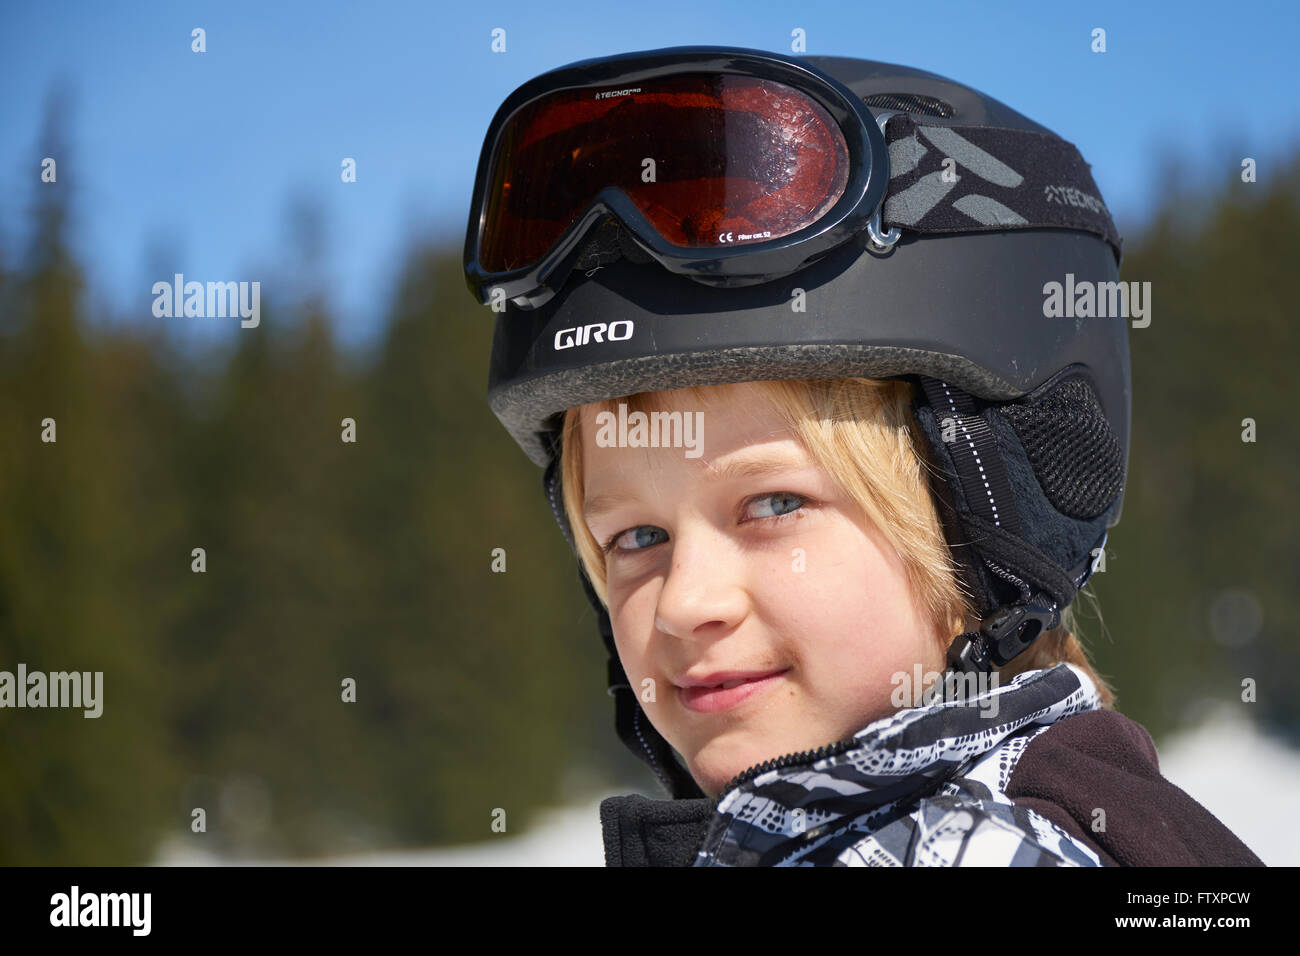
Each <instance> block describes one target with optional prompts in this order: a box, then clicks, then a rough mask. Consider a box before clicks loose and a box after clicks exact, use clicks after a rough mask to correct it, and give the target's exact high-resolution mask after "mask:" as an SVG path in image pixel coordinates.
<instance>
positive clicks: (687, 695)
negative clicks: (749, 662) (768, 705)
mask: <svg viewBox="0 0 1300 956" xmlns="http://www.w3.org/2000/svg"><path fill="white" fill-rule="evenodd" d="M786 670H788V668H786V669H783V670H775V671H762V672H749V673H741V672H736V671H732V672H722V673H716V674H708V675H705V676H703V677H698V678H693V677H689V676H688V677H685V678H683V679H682V684H681V686H680V687H679V688H678V693H679V694H680V695H681V699H682V704H683V706H685V707H686V708H687V709H689V710H693V711H696V712H697V713H706V714H707V713H717V712H719V711H723V710H730V709H731V708H732V707H735V706H736V705H738V704H740V703H741V702H742V701H745V700H748V699H749V698H750V697H753V696H754V695H755V694H757V693H759V692H760V691H763V690H766V689H768V688H770V687H771V686H772V685H774V684H776V683H777V682H778V681H779V680H780V679H781V677H782V675H783V674H785V671H786Z"/></svg>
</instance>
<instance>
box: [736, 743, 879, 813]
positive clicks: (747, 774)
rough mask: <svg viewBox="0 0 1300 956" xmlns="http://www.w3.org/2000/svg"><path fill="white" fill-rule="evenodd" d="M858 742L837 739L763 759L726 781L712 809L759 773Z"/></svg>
mask: <svg viewBox="0 0 1300 956" xmlns="http://www.w3.org/2000/svg"><path fill="white" fill-rule="evenodd" d="M859 743H860V741H859V740H858V738H857V737H849V738H848V739H846V740H839V741H836V742H835V743H833V744H826V745H825V746H824V747H818V748H816V749H815V750H802V751H800V752H798V753H792V754H786V755H785V756H784V757H773V758H772V759H771V760H765V761H763V762H762V763H760V764H755V765H754V766H752V767H750V768H749V769H748V770H745V771H742V772H741V773H738V774H736V776H734V777H732V778H731V782H730V783H728V784H727V785H726V786H725V787H723V788H722V790H721V791H720V792H719V793H718V795H717V796H716V797H714V798H713V810H714V812H715V813H716V812H717V809H718V805H719V804H720V803H722V798H723V797H725V796H726V795H727V794H728V793H730V792H731V791H732V790H734V789H736V788H737V787H739V786H741V785H742V784H745V783H748V782H749V781H751V780H753V779H754V778H755V777H757V776H759V775H760V774H764V773H767V772H768V771H770V770H780V769H782V768H784V767H791V766H794V765H795V764H800V763H809V762H810V761H815V760H822V759H825V758H826V757H833V756H835V755H836V754H842V753H844V751H846V750H852V749H853V748H854V747H855V746H857V745H858V744H859Z"/></svg>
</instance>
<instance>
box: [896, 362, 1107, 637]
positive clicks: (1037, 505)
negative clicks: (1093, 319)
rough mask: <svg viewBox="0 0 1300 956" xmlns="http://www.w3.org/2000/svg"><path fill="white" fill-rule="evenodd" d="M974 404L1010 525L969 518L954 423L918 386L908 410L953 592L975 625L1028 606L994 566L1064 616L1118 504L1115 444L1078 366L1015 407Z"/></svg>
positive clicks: (1021, 592)
mask: <svg viewBox="0 0 1300 956" xmlns="http://www.w3.org/2000/svg"><path fill="white" fill-rule="evenodd" d="M972 398H973V400H974V403H975V407H976V409H977V414H978V415H979V417H980V418H982V419H983V420H984V421H985V422H986V423H987V424H988V426H989V430H990V431H991V433H992V435H993V438H994V441H995V443H996V446H997V449H998V451H999V453H1000V457H1001V459H1002V466H1003V469H1004V470H1005V473H1006V484H1007V486H1008V488H1009V491H1010V498H1011V504H1012V505H1013V508H1014V515H1011V514H1009V513H1008V510H1009V509H1007V508H1006V507H1005V503H1004V509H1003V512H1002V514H1003V515H1004V516H1005V517H1007V518H1010V519H1012V520H1007V521H993V520H990V519H989V518H988V517H987V516H985V515H983V514H980V513H976V512H974V511H973V509H972V508H971V504H970V501H969V499H968V497H967V493H966V488H965V487H964V485H963V482H962V481H961V480H960V478H959V474H958V467H957V464H956V461H955V459H954V458H953V456H952V447H951V446H952V443H953V441H954V438H955V436H954V433H953V429H952V428H951V423H950V422H949V423H945V418H944V416H942V415H941V414H939V413H936V411H935V409H934V408H933V407H932V406H931V405H930V403H929V401H928V400H927V399H926V397H925V395H924V392H923V391H922V390H920V389H919V388H918V390H917V396H916V399H915V400H914V402H913V405H912V414H913V418H914V419H915V420H916V424H917V426H918V428H919V429H920V432H921V435H922V436H923V438H924V441H923V445H924V448H923V451H924V453H925V455H926V459H927V464H928V465H929V467H928V468H927V472H928V474H929V476H930V487H931V490H932V492H933V494H934V498H935V503H936V508H937V510H938V512H939V515H940V518H941V521H942V524H943V527H944V534H945V537H946V538H947V541H948V545H949V548H950V549H951V551H952V553H953V558H954V561H955V562H956V563H957V564H958V566H959V568H960V569H961V570H960V574H959V580H960V584H961V586H962V588H963V590H965V591H966V592H967V594H969V595H970V596H971V597H972V598H973V601H972V603H973V605H974V607H975V610H976V613H978V614H979V615H980V617H984V616H986V615H987V614H989V613H991V612H992V611H994V610H996V609H997V608H999V607H1001V606H1003V605H1005V604H1008V603H1012V602H1014V601H1018V600H1024V599H1026V598H1027V597H1028V596H1029V594H1028V591H1026V590H1025V589H1024V588H1021V587H1020V586H1019V585H1018V584H1015V583H1013V582H1012V581H1011V580H1008V579H1007V577H1006V576H1005V574H999V573H995V572H994V571H993V570H992V569H991V568H990V567H989V563H990V562H992V563H993V564H996V565H998V566H999V567H1000V568H1002V569H1003V571H1004V572H1006V571H1010V572H1011V573H1012V575H1013V576H1015V577H1018V578H1020V579H1021V580H1022V581H1023V582H1024V583H1025V585H1026V587H1027V588H1028V589H1029V590H1036V591H1039V592H1042V593H1044V594H1047V595H1049V596H1050V597H1051V598H1052V599H1053V600H1054V601H1056V603H1057V605H1058V607H1060V608H1061V609H1064V608H1065V607H1066V606H1067V605H1068V604H1070V603H1071V602H1072V601H1073V600H1074V596H1075V594H1076V593H1077V591H1078V588H1079V587H1080V586H1082V584H1083V583H1084V581H1086V579H1087V577H1088V575H1089V574H1090V573H1091V567H1092V560H1093V551H1094V549H1095V548H1097V547H1099V546H1100V544H1101V543H1102V542H1103V541H1104V540H1105V536H1106V531H1107V528H1108V527H1109V526H1110V525H1109V522H1110V519H1111V517H1112V516H1113V515H1114V513H1115V510H1116V508H1117V506H1118V504H1119V501H1120V499H1121V493H1122V491H1123V476H1124V462H1123V453H1122V451H1121V449H1120V446H1119V441H1118V439H1117V438H1116V437H1115V435H1114V434H1113V432H1112V431H1111V429H1110V426H1109V425H1108V423H1107V420H1106V418H1105V416H1104V414H1103V413H1102V411H1101V405H1100V403H1099V401H1098V399H1097V395H1096V392H1095V389H1094V388H1093V386H1092V384H1091V382H1090V380H1089V378H1088V376H1087V372H1086V369H1084V368H1083V367H1082V366H1077V365H1076V366H1071V367H1069V368H1066V369H1063V370H1061V372H1060V373H1058V374H1057V375H1055V376H1053V377H1052V378H1051V379H1049V380H1048V381H1047V382H1044V383H1043V384H1042V385H1041V386H1039V387H1038V388H1037V389H1035V390H1034V391H1033V392H1031V393H1029V394H1028V395H1026V396H1024V397H1023V398H1020V399H1017V400H1015V401H1013V402H988V401H984V400H982V399H979V398H976V397H974V396H972ZM946 425H947V427H946ZM956 440H960V439H959V438H957V439H956Z"/></svg>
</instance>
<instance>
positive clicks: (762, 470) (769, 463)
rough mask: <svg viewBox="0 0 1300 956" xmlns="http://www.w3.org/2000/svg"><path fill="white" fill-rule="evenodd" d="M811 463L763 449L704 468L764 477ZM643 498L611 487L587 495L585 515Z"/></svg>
mask: <svg viewBox="0 0 1300 956" xmlns="http://www.w3.org/2000/svg"><path fill="white" fill-rule="evenodd" d="M807 466H808V463H807V461H806V460H804V459H803V458H801V457H796V456H795V455H792V454H790V453H788V452H763V453H759V454H754V455H748V456H745V457H738V458H735V459H733V460H732V461H729V462H727V463H726V464H725V465H721V466H715V465H709V466H708V467H707V468H705V470H704V480H705V481H710V482H727V481H739V480H741V479H745V478H760V477H762V476H763V475H770V474H773V473H775V472H778V471H794V470H796V469H799V468H805V467H807ZM640 500H641V496H640V495H638V494H636V493H635V492H632V491H607V492H605V493H604V494H599V495H595V496H594V497H591V498H585V499H584V500H583V502H582V515H583V517H584V518H586V519H587V520H588V521H590V520H591V519H593V518H598V517H600V516H601V515H604V514H607V513H609V512H610V511H613V510H614V509H615V508H617V507H618V506H619V505H621V504H624V503H626V502H630V501H640Z"/></svg>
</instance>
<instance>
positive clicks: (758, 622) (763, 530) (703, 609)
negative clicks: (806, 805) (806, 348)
mask: <svg viewBox="0 0 1300 956" xmlns="http://www.w3.org/2000/svg"><path fill="white" fill-rule="evenodd" d="M664 395H665V397H667V398H669V399H671V400H672V404H671V405H669V406H668V410H670V411H674V410H680V411H681V412H683V413H690V414H691V415H694V413H695V412H697V411H699V412H703V420H702V424H703V444H702V450H703V454H702V455H700V456H699V457H687V456H686V454H685V451H684V449H683V448H681V447H677V448H672V447H660V448H644V447H609V446H602V445H600V444H598V443H597V441H596V435H597V424H598V423H597V422H595V421H594V418H593V415H592V409H591V408H590V407H584V408H583V414H582V446H583V449H582V455H583V462H584V469H585V472H584V486H585V504H586V505H587V506H588V508H587V509H585V517H586V521H587V525H588V527H589V528H590V530H591V533H592V535H593V536H594V537H595V538H596V541H597V542H598V543H599V544H600V545H602V546H603V545H605V544H606V542H607V541H608V540H609V539H610V538H611V537H613V538H614V539H615V540H614V542H613V546H612V547H611V548H610V550H609V551H608V552H607V555H606V563H605V567H606V576H607V581H608V592H607V593H608V599H609V610H610V620H611V623H612V624H613V627H614V639H615V644H616V645H617V648H618V653H619V658H620V660H621V661H622V663H623V668H624V670H625V671H626V672H627V676H628V678H629V681H630V683H631V685H632V688H633V690H634V691H635V692H636V693H637V694H638V696H639V698H640V699H641V701H642V703H641V706H642V709H644V710H645V712H646V715H647V716H648V717H649V719H650V721H651V723H653V724H654V726H655V729H656V730H658V731H659V733H660V734H662V735H663V736H664V738H665V739H666V740H667V741H668V742H669V743H670V744H671V745H672V747H673V748H674V749H675V750H676V751H677V752H678V753H679V754H681V756H682V757H683V759H684V760H685V761H686V764H687V766H688V767H689V769H690V771H691V774H692V776H693V777H694V778H695V780H696V782H697V783H698V784H699V785H700V787H701V789H703V790H704V791H705V793H707V794H709V795H710V796H716V795H717V794H718V793H719V792H721V790H722V788H723V787H724V786H725V785H726V783H727V782H728V781H730V780H731V778H732V777H734V776H735V775H736V774H738V773H740V772H741V771H744V770H746V769H748V768H749V767H751V766H753V765H754V764H757V763H760V762H762V761H764V760H768V759H771V758H773V757H779V756H783V755H785V754H787V753H792V752H795V751H801V750H809V749H813V748H816V747H821V746H823V745H825V744H829V743H832V742H835V741H838V740H842V739H844V738H846V737H849V736H851V735H852V734H853V733H854V732H856V731H858V730H860V729H861V728H863V727H865V726H866V725H867V724H868V723H870V722H871V721H873V720H876V719H878V718H880V717H883V716H886V715H887V714H889V713H891V712H892V711H893V710H894V707H893V706H892V705H891V704H890V695H891V693H892V692H893V691H894V688H895V683H894V682H891V676H892V675H894V674H896V673H897V672H900V671H904V672H907V673H908V674H909V675H910V674H911V673H912V671H913V668H914V666H915V665H916V664H917V663H920V664H921V665H922V667H923V669H924V670H925V671H931V670H940V669H941V668H942V664H943V653H942V650H941V642H940V635H939V634H938V632H937V631H936V629H935V626H934V625H933V624H932V623H931V622H930V621H929V620H927V619H925V617H924V616H923V612H922V611H921V609H920V608H919V607H916V606H914V604H913V601H912V595H911V592H910V589H909V588H908V585H907V581H906V578H905V577H904V574H903V567H902V564H901V562H900V560H899V559H898V557H897V556H896V555H895V554H894V552H893V550H892V548H890V547H889V546H888V545H887V543H886V542H885V539H884V538H883V537H882V536H881V535H880V534H879V533H878V532H877V531H876V529H875V528H874V527H872V526H871V525H870V523H869V522H868V521H867V519H866V517H865V516H864V515H863V513H862V512H861V510H860V509H859V508H858V506H857V504H856V503H855V502H854V501H853V499H851V498H850V497H849V496H848V495H847V494H845V493H844V492H843V491H841V490H840V488H839V487H838V485H836V484H835V483H834V482H833V481H832V479H831V477H830V475H829V474H827V473H826V472H824V471H822V470H821V468H819V467H818V466H817V465H816V464H815V463H814V462H813V460H812V459H811V458H810V457H809V456H808V455H807V453H806V452H804V451H803V449H802V447H801V446H800V445H799V443H798V442H797V441H796V439H795V437H794V435H793V434H792V433H791V432H789V431H788V430H787V429H786V428H784V427H783V426H782V425H781V423H780V420H779V418H778V417H777V414H776V413H775V411H773V410H772V409H771V408H769V407H768V406H767V405H766V403H765V402H763V400H762V397H761V395H760V393H759V392H758V390H757V386H755V385H753V384H752V383H741V384H736V385H722V386H716V387H714V388H711V389H710V390H709V398H710V401H709V402H708V403H706V404H703V405H700V404H694V403H693V402H692V401H691V400H690V399H689V397H688V396H687V395H686V393H684V392H669V393H664ZM759 459H762V460H763V461H768V460H769V459H776V460H777V462H778V464H775V465H774V467H773V470H771V471H770V472H764V473H760V474H754V473H751V474H749V475H748V476H745V475H744V474H743V473H742V474H733V475H731V476H720V475H719V474H718V473H719V472H720V471H722V470H723V469H727V468H731V467H733V466H739V465H742V464H744V463H749V462H754V461H757V460H759ZM607 496H626V497H621V498H619V499H618V500H611V499H610V498H609V497H607ZM601 498H606V500H607V505H606V507H603V508H597V509H595V510H592V509H591V508H590V507H589V506H591V505H593V504H597V503H598V499H601ZM768 675H770V676H768ZM647 678H649V679H651V680H653V682H654V683H653V685H647V684H646V683H645V681H646V679H647ZM728 678H731V679H743V678H750V680H748V681H747V682H745V683H742V684H740V685H738V686H737V687H735V688H734V689H731V690H726V689H723V690H710V689H708V688H707V687H701V686H692V685H699V684H701V683H703V684H717V683H718V682H719V681H723V680H728ZM647 686H651V687H652V688H653V698H654V699H653V700H650V699H648V698H649V696H650V692H648V691H647V690H646V687H647Z"/></svg>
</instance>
